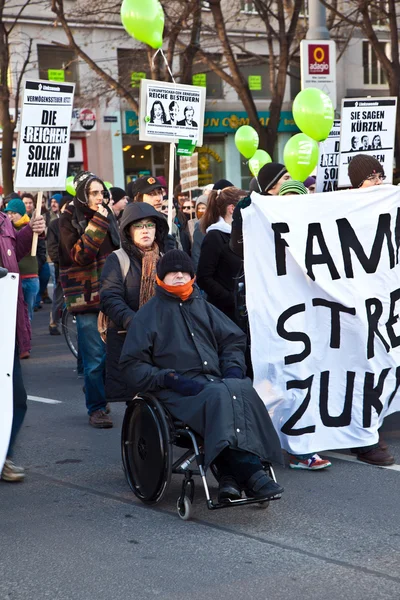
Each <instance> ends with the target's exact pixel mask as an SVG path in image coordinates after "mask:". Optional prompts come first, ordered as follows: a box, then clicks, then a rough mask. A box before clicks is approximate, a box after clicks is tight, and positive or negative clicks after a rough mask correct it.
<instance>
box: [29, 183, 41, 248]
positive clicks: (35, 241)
mask: <svg viewBox="0 0 400 600" xmlns="http://www.w3.org/2000/svg"><path fill="white" fill-rule="evenodd" d="M42 199H43V192H38V195H37V201H36V210H35V212H34V215H35V217H40V215H41V214H42ZM38 238H39V235H38V234H37V233H34V234H33V239H32V250H31V256H36V252H37V244H38Z"/></svg>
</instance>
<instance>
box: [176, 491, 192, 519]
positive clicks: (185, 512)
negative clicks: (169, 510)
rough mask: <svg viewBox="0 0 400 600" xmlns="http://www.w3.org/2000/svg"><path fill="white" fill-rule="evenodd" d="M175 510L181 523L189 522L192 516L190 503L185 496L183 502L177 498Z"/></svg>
mask: <svg viewBox="0 0 400 600" xmlns="http://www.w3.org/2000/svg"><path fill="white" fill-rule="evenodd" d="M176 508H177V510H178V515H179V516H180V518H181V519H182V521H189V519H190V517H191V516H192V503H191V501H190V500H189V498H188V497H187V496H185V497H184V499H183V501H181V500H180V498H178V501H177V503H176Z"/></svg>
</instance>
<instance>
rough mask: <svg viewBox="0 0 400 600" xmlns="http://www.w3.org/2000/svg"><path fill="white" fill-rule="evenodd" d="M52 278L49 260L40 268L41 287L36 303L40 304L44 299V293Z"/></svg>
mask: <svg viewBox="0 0 400 600" xmlns="http://www.w3.org/2000/svg"><path fill="white" fill-rule="evenodd" d="M49 280H50V265H49V263H48V262H45V263H43V265H42V266H41V267H40V269H39V283H40V287H39V290H38V293H37V296H36V302H35V305H36V306H39V304H40V303H41V301H42V299H43V294H44V292H45V291H46V288H47V284H48V283H49Z"/></svg>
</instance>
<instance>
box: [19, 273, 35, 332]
mask: <svg viewBox="0 0 400 600" xmlns="http://www.w3.org/2000/svg"><path fill="white" fill-rule="evenodd" d="M22 291H23V293H24V300H25V302H26V304H27V306H28V314H29V319H30V320H31V321H32V319H33V307H34V306H35V302H36V296H37V295H38V292H39V277H29V278H28V279H22Z"/></svg>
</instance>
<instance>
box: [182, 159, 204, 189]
mask: <svg viewBox="0 0 400 600" xmlns="http://www.w3.org/2000/svg"><path fill="white" fill-rule="evenodd" d="M179 160H180V165H179V166H180V176H181V179H180V182H181V190H182V192H189V191H190V190H195V189H196V188H198V187H199V155H198V154H197V152H195V153H194V154H192V156H181V157H180V159H179Z"/></svg>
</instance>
